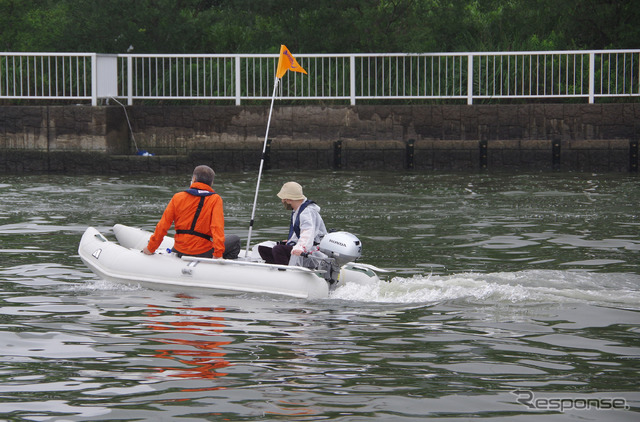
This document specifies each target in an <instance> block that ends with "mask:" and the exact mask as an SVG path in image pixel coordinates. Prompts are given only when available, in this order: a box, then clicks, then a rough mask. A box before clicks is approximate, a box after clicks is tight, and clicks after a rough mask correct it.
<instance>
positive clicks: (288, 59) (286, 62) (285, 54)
mask: <svg viewBox="0 0 640 422" xmlns="http://www.w3.org/2000/svg"><path fill="white" fill-rule="evenodd" d="M287 70H292V71H294V72H301V73H304V74H305V75H306V74H307V71H306V70H304V69H303V68H302V66H300V65H299V64H298V62H297V61H296V59H295V57H293V54H291V52H290V51H289V49H288V48H287V47H286V46H285V45H281V46H280V58H279V59H278V70H277V71H276V78H282V77H283V76H284V74H285V73H287Z"/></svg>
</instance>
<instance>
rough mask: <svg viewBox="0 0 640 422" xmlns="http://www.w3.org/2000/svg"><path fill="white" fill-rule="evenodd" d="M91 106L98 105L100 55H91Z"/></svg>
mask: <svg viewBox="0 0 640 422" xmlns="http://www.w3.org/2000/svg"><path fill="white" fill-rule="evenodd" d="M91 105H92V106H97V105H98V55H97V54H96V53H93V54H92V55H91Z"/></svg>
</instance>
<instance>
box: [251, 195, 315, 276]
mask: <svg viewBox="0 0 640 422" xmlns="http://www.w3.org/2000/svg"><path fill="white" fill-rule="evenodd" d="M278 198H280V200H281V201H282V204H283V205H284V208H285V209H287V210H291V222H290V224H289V236H288V237H287V240H285V241H283V242H280V243H278V244H276V245H275V246H274V247H273V248H271V247H268V246H260V247H259V248H258V252H260V256H261V257H262V259H264V260H265V262H267V263H269V264H281V265H302V259H301V256H302V255H303V254H305V253H309V252H313V251H314V250H316V249H317V245H318V244H319V243H320V241H321V240H322V238H323V237H324V235H325V234H327V229H326V227H325V225H324V221H323V220H322V217H321V216H320V207H319V206H318V204H316V203H315V202H313V201H311V200H309V199H307V197H306V196H304V194H303V193H302V186H300V184H299V183H296V182H287V183H285V184H284V185H282V189H280V192H278Z"/></svg>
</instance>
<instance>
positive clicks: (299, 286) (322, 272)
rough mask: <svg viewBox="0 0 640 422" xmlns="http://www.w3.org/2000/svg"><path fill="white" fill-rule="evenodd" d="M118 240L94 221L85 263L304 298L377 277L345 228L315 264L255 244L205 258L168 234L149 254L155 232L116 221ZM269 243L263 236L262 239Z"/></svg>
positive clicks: (213, 288) (128, 277) (119, 276)
mask: <svg viewBox="0 0 640 422" xmlns="http://www.w3.org/2000/svg"><path fill="white" fill-rule="evenodd" d="M113 233H114V235H115V237H116V239H117V242H113V241H111V240H109V239H107V238H106V237H105V236H104V235H103V234H102V233H100V232H99V231H98V230H97V229H95V228H93V227H89V228H87V229H86V231H85V232H84V234H83V236H82V239H81V240H80V245H79V246H78V253H79V255H80V258H81V259H82V261H83V262H84V263H85V265H86V266H87V267H88V268H89V269H90V270H91V271H93V272H94V273H95V274H96V275H98V276H99V277H101V278H103V279H105V280H108V281H111V282H115V283H127V284H137V285H140V286H143V287H147V288H153V289H163V290H173V291H180V292H190V293H200V294H238V293H258V294H268V295H283V296H289V297H296V298H304V299H321V298H327V297H329V294H330V291H331V290H332V289H333V288H335V287H336V286H339V285H343V284H346V283H375V282H377V281H379V280H380V279H379V278H378V275H377V274H376V271H384V270H381V269H379V268H376V267H374V266H372V265H367V264H360V263H356V262H354V260H355V259H357V258H359V257H360V252H361V247H362V246H361V244H360V241H359V240H358V239H357V238H356V237H355V236H354V235H352V234H350V233H347V232H335V233H329V234H327V235H326V236H325V238H324V239H323V241H322V242H321V244H320V247H319V251H317V252H315V253H314V254H313V255H312V256H310V257H308V258H309V259H310V260H311V261H308V262H312V263H315V264H312V265H306V266H304V267H303V266H287V265H275V264H266V263H264V262H262V260H261V259H260V256H259V254H258V252H257V247H258V245H256V246H255V247H254V248H253V249H252V250H251V251H248V253H247V252H244V251H243V252H242V254H243V255H244V256H241V257H240V258H239V259H235V260H228V259H207V258H195V257H188V256H182V257H178V256H177V255H176V254H175V253H171V248H172V246H173V238H171V237H169V236H165V239H164V240H163V242H162V244H161V245H160V247H159V248H158V251H161V252H156V253H155V254H153V255H145V254H143V253H142V252H141V251H142V249H143V248H144V247H145V246H146V245H147V243H148V241H149V238H150V237H151V234H152V233H151V232H148V231H145V230H141V229H138V228H135V227H129V226H124V225H121V224H116V225H115V226H114V227H113ZM265 243H269V242H263V243H262V244H265Z"/></svg>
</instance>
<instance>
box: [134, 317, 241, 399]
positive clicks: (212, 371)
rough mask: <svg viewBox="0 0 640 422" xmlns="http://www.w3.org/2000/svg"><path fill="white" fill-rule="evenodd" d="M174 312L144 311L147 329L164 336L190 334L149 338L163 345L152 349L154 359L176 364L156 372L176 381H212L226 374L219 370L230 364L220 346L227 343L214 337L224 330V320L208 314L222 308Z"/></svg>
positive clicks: (227, 342)
mask: <svg viewBox="0 0 640 422" xmlns="http://www.w3.org/2000/svg"><path fill="white" fill-rule="evenodd" d="M177 310H178V312H177V313H175V312H171V315H167V314H168V312H167V311H166V310H165V309H163V308H161V307H159V306H154V305H149V309H147V310H145V312H144V313H145V315H146V316H147V318H148V321H147V325H148V327H149V328H150V329H151V330H153V331H154V332H156V333H162V332H166V333H167V334H168V333H174V332H176V331H182V332H189V334H190V336H185V337H187V338H183V337H182V336H179V337H175V336H171V335H169V334H168V335H167V336H162V337H155V336H154V337H153V340H154V341H156V342H158V343H161V344H162V345H164V346H158V347H157V348H156V349H154V350H155V353H154V357H156V358H160V359H168V360H170V361H174V362H175V363H176V366H164V365H162V366H158V367H157V369H158V371H161V372H162V373H164V374H165V375H167V376H170V377H179V378H198V379H214V378H218V377H224V376H225V375H227V373H225V372H220V370H224V368H226V367H228V366H229V365H230V364H231V363H230V362H229V361H227V360H226V359H225V355H226V352H225V351H224V346H226V345H228V344H229V343H231V341H226V340H223V339H221V338H220V337H218V336H219V335H220V334H222V333H223V330H224V328H226V326H225V325H224V324H223V322H224V318H223V317H220V316H210V315H209V313H210V312H220V311H221V310H223V309H214V308H177ZM182 311H184V312H182ZM161 317H168V318H169V319H168V320H167V318H161ZM216 340H217V341H216ZM218 388H220V387H215V386H214V387H209V388H199V389H197V390H198V391H202V390H208V389H218ZM192 391H193V390H192Z"/></svg>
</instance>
